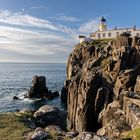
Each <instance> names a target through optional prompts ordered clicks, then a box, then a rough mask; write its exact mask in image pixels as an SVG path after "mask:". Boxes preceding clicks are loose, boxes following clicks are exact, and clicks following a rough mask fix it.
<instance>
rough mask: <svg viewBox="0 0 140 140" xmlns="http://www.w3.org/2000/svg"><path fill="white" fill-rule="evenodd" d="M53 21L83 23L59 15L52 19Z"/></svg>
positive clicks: (76, 19) (77, 19)
mask: <svg viewBox="0 0 140 140" xmlns="http://www.w3.org/2000/svg"><path fill="white" fill-rule="evenodd" d="M52 18H53V19H56V20H60V21H68V22H78V21H81V19H79V18H75V17H71V16H66V15H58V16H55V17H52Z"/></svg>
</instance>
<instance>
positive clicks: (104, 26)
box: [99, 17, 107, 31]
mask: <svg viewBox="0 0 140 140" xmlns="http://www.w3.org/2000/svg"><path fill="white" fill-rule="evenodd" d="M106 30H107V23H106V19H105V18H104V17H102V18H101V20H100V23H99V31H106Z"/></svg>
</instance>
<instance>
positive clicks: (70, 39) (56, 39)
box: [0, 6, 97, 62]
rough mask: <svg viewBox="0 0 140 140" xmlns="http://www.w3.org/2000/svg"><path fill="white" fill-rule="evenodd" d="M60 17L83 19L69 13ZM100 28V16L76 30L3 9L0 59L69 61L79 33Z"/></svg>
mask: <svg viewBox="0 0 140 140" xmlns="http://www.w3.org/2000/svg"><path fill="white" fill-rule="evenodd" d="M32 8H33V7H32ZM38 8H39V7H38ZM40 8H41V6H40ZM33 9H37V7H34V8H33ZM23 11H24V10H23ZM59 18H60V20H65V21H71V22H76V21H78V20H79V19H76V18H74V17H67V16H60V17H59ZM96 28H97V19H95V20H93V21H90V22H87V23H83V24H81V26H80V27H79V28H78V29H76V28H71V27H68V26H66V25H62V24H60V23H57V22H55V23H54V22H52V21H50V20H47V19H41V18H37V17H34V16H31V15H29V14H24V13H22V12H18V13H13V12H11V11H8V10H0V61H30V62H66V61H67V58H68V56H69V54H70V53H71V51H72V49H73V46H74V44H75V43H77V42H78V35H79V34H81V33H88V32H91V31H94V30H95V29H96Z"/></svg>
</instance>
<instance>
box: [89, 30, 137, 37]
mask: <svg viewBox="0 0 140 140" xmlns="http://www.w3.org/2000/svg"><path fill="white" fill-rule="evenodd" d="M123 32H128V33H130V34H131V36H132V37H133V36H140V30H134V29H133V28H129V29H116V30H106V31H97V32H95V33H91V34H90V38H91V39H109V38H115V37H116V36H117V35H119V34H121V33H123Z"/></svg>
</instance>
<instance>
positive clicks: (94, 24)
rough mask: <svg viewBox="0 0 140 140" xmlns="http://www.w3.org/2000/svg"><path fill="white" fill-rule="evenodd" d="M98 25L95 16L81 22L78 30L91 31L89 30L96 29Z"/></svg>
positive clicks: (82, 31)
mask: <svg viewBox="0 0 140 140" xmlns="http://www.w3.org/2000/svg"><path fill="white" fill-rule="evenodd" d="M98 25H99V18H96V19H94V20H90V21H88V22H86V23H84V24H82V25H81V26H80V27H79V29H78V31H79V32H81V33H86V34H87V33H88V34H89V33H91V32H95V31H97V30H98Z"/></svg>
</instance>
